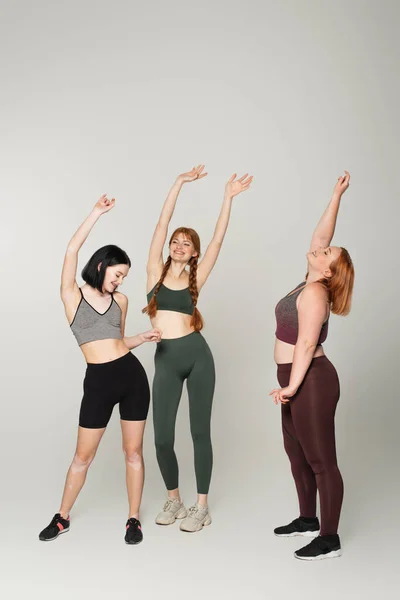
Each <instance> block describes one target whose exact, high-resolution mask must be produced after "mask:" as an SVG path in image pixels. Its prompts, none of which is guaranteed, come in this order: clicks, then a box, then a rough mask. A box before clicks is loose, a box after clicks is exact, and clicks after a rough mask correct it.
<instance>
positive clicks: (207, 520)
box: [180, 516, 212, 533]
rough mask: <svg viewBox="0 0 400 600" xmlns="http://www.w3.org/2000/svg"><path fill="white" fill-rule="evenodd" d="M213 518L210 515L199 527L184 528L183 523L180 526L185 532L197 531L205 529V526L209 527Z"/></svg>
mask: <svg viewBox="0 0 400 600" xmlns="http://www.w3.org/2000/svg"><path fill="white" fill-rule="evenodd" d="M211 523H212V520H211V517H210V516H208V517H207V519H206V520H205V521H204V523H202V524H201V525H200V526H199V528H198V529H183V527H182V525H181V526H180V530H181V531H184V532H185V533H197V532H198V531H201V530H202V529H203V527H208V526H209V525H211Z"/></svg>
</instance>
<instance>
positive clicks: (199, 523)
mask: <svg viewBox="0 0 400 600" xmlns="http://www.w3.org/2000/svg"><path fill="white" fill-rule="evenodd" d="M205 525H206V526H207V525H211V517H210V515H209V514H208V506H201V505H200V504H197V503H196V504H194V505H193V506H191V507H190V508H189V510H188V516H187V517H186V519H184V520H183V521H182V523H181V530H182V531H190V532H192V533H193V532H194V531H200V530H201V529H203V527H204V526H205Z"/></svg>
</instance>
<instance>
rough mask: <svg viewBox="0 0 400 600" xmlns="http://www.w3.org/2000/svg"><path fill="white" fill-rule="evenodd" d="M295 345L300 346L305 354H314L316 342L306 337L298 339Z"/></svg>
mask: <svg viewBox="0 0 400 600" xmlns="http://www.w3.org/2000/svg"><path fill="white" fill-rule="evenodd" d="M296 346H297V347H298V348H300V349H301V350H302V351H303V352H304V353H305V354H314V352H315V350H316V348H317V346H318V344H317V343H316V342H312V341H311V340H309V339H307V338H304V339H302V340H298V341H297V344H296Z"/></svg>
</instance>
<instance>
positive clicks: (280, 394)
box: [269, 386, 297, 404]
mask: <svg viewBox="0 0 400 600" xmlns="http://www.w3.org/2000/svg"><path fill="white" fill-rule="evenodd" d="M296 391H297V390H294V389H293V388H291V387H289V386H287V387H284V388H277V389H275V390H272V392H271V393H270V394H269V395H270V396H273V401H274V402H275V404H278V402H280V403H281V404H287V403H288V402H289V398H291V397H292V396H294V395H295V393H296Z"/></svg>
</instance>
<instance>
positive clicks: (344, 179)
mask: <svg viewBox="0 0 400 600" xmlns="http://www.w3.org/2000/svg"><path fill="white" fill-rule="evenodd" d="M349 185H350V173H349V172H348V171H345V172H344V175H341V176H340V177H339V178H338V180H337V183H336V185H335V189H334V190H333V194H334V195H336V196H339V197H340V196H342V194H344V192H345V191H346V190H347V188H348V187H349Z"/></svg>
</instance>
